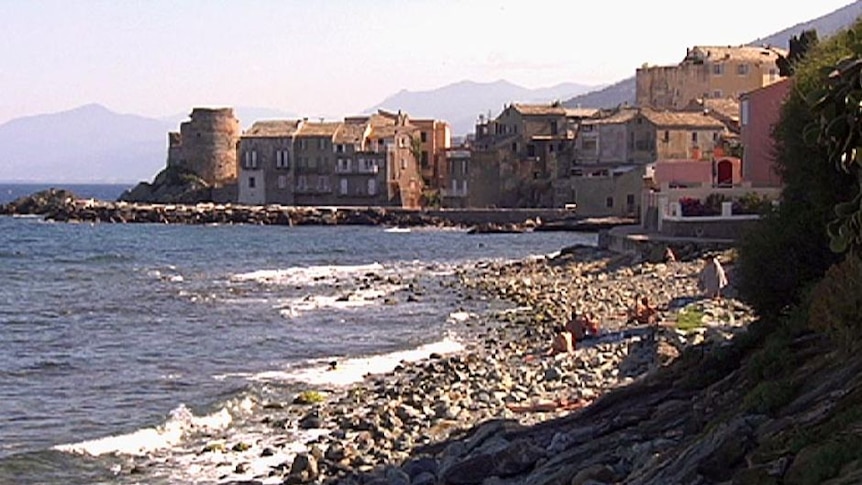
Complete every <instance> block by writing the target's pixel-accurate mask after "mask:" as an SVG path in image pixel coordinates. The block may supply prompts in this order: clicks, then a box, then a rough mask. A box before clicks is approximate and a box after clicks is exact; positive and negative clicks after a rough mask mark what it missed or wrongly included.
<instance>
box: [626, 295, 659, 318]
mask: <svg viewBox="0 0 862 485" xmlns="http://www.w3.org/2000/svg"><path fill="white" fill-rule="evenodd" d="M657 320H658V310H657V309H656V308H655V307H654V306H652V304H650V302H649V298H648V297H647V296H646V295H638V296H637V297H636V298H635V304H634V307H633V308H632V310H631V314H630V315H629V323H640V324H644V325H652V324H654V323H656V321H657Z"/></svg>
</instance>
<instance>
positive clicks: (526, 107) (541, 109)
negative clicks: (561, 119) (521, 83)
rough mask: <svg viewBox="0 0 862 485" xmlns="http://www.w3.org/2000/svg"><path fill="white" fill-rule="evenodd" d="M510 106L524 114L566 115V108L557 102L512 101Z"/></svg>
mask: <svg viewBox="0 0 862 485" xmlns="http://www.w3.org/2000/svg"><path fill="white" fill-rule="evenodd" d="M512 108H513V109H514V110H515V111H517V112H519V113H521V114H522V115H525V116H541V115H559V116H565V115H566V108H563V107H562V105H560V104H559V103H554V104H519V103H512Z"/></svg>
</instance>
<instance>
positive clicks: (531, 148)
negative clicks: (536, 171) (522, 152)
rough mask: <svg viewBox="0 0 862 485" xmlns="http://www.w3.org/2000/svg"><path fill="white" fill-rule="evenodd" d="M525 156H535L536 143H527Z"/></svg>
mask: <svg viewBox="0 0 862 485" xmlns="http://www.w3.org/2000/svg"><path fill="white" fill-rule="evenodd" d="M512 151H514V150H512ZM527 156H528V157H535V156H536V145H533V144H532V143H530V144H529V145H527Z"/></svg>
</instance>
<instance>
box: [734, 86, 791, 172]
mask: <svg viewBox="0 0 862 485" xmlns="http://www.w3.org/2000/svg"><path fill="white" fill-rule="evenodd" d="M791 86H792V82H791V80H790V79H789V78H788V79H782V80H781V81H778V82H776V83H774V84H770V85H769V86H766V87H763V88H759V89H755V90H754V91H751V92H748V93H745V94H743V95H742V96H741V97H740V100H741V101H740V106H739V107H740V124H741V128H742V132H741V135H740V139H741V141H742V147H743V157H742V178H743V179H744V180H745V181H746V182H750V183H751V185H752V187H780V186H781V178H780V177H779V176H778V174H777V173H776V172H775V142H774V141H773V139H772V129H773V127H774V126H775V124H776V123H777V122H778V118H779V116H780V114H781V105H782V104H784V100H785V99H787V95H788V93H790V88H791Z"/></svg>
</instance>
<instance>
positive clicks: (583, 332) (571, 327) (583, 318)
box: [566, 310, 599, 343]
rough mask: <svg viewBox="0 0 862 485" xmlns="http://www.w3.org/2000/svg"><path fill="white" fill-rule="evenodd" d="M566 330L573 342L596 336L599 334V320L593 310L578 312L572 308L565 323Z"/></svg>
mask: <svg viewBox="0 0 862 485" xmlns="http://www.w3.org/2000/svg"><path fill="white" fill-rule="evenodd" d="M566 330H568V331H569V332H570V333H571V334H572V340H573V341H574V342H576V343H577V342H580V341H581V340H584V339H588V338H593V337H598V336H599V320H598V318H597V317H596V314H595V313H593V312H586V313H583V314H579V313H578V312H577V311H575V310H572V316H571V318H570V319H569V321H568V322H567V323H566Z"/></svg>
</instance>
